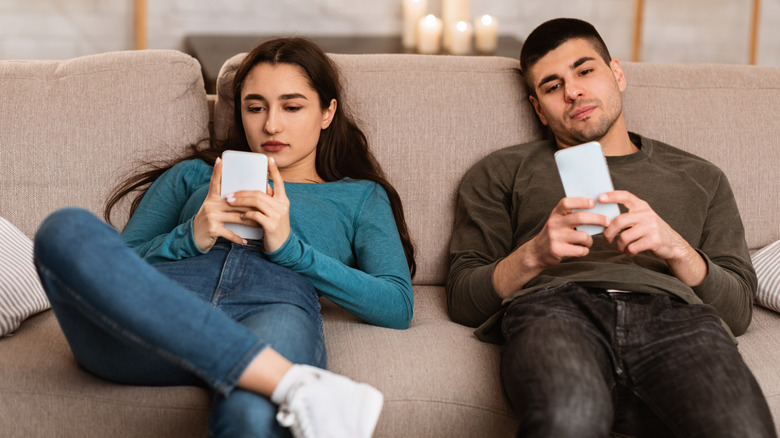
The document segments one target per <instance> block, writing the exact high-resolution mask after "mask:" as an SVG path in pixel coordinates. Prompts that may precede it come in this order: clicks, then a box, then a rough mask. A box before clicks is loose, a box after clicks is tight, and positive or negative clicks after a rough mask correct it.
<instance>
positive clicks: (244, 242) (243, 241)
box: [241, 239, 249, 245]
mask: <svg viewBox="0 0 780 438" xmlns="http://www.w3.org/2000/svg"><path fill="white" fill-rule="evenodd" d="M241 243H243V244H244V245H246V244H247V243H249V242H247V241H246V239H241Z"/></svg>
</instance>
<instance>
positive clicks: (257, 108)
mask: <svg viewBox="0 0 780 438" xmlns="http://www.w3.org/2000/svg"><path fill="white" fill-rule="evenodd" d="M263 110H265V108H263V107H262V106H250V107H249V108H247V111H249V112H250V113H259V112H261V111H263Z"/></svg>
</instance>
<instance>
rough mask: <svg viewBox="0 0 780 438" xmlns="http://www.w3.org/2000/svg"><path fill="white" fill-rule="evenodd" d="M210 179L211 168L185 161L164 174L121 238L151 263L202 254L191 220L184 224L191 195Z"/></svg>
mask: <svg viewBox="0 0 780 438" xmlns="http://www.w3.org/2000/svg"><path fill="white" fill-rule="evenodd" d="M204 177H205V178H206V182H208V178H209V177H210V167H209V166H208V165H206V164H205V163H203V162H200V161H184V162H181V163H178V164H176V165H175V166H173V167H172V168H170V169H168V170H167V171H166V172H165V173H163V174H162V175H161V176H160V177H159V178H158V179H157V180H156V181H155V182H154V183H153V184H152V185H151V187H149V190H148V191H147V192H146V194H145V195H144V197H143V199H141V202H140V203H139V204H138V208H137V209H136V211H135V213H134V214H133V216H132V217H131V218H130V220H129V221H128V222H127V226H126V227H125V229H124V231H123V232H122V239H123V240H124V241H125V243H126V244H127V245H128V246H130V247H131V248H133V249H134V250H135V251H136V252H137V253H138V254H139V255H140V256H141V257H143V258H144V260H146V261H147V262H149V263H152V264H154V263H158V262H162V261H169V260H180V259H183V258H186V257H192V256H195V255H200V254H203V252H202V251H200V249H198V247H197V245H195V239H194V237H193V234H192V218H188V219H186V220H184V221H181V220H180V218H181V217H182V211H183V210H184V207H185V205H186V204H187V202H188V201H189V199H190V196H191V195H192V193H193V192H194V191H195V190H197V189H198V188H199V187H202V186H203V179H204Z"/></svg>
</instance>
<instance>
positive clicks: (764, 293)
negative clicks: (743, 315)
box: [752, 240, 780, 312]
mask: <svg viewBox="0 0 780 438" xmlns="http://www.w3.org/2000/svg"><path fill="white" fill-rule="evenodd" d="M752 260H753V267H754V268H756V275H757V276H758V293H757V294H756V303H757V304H759V305H761V306H763V307H766V308H767V309H772V310H774V311H775V312H780V240H778V241H777V242H774V243H770V244H769V245H767V246H765V247H763V248H761V250H759V251H758V252H757V253H755V254H753V257H752Z"/></svg>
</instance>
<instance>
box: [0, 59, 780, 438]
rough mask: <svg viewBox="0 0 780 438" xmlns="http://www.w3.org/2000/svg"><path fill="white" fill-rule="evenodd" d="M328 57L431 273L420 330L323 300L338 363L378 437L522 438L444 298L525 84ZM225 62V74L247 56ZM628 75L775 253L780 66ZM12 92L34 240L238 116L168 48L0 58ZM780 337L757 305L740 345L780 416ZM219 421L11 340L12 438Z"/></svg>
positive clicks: (58, 349)
mask: <svg viewBox="0 0 780 438" xmlns="http://www.w3.org/2000/svg"><path fill="white" fill-rule="evenodd" d="M334 58H335V60H336V61H337V62H338V64H339V65H340V67H341V69H342V71H343V76H344V81H345V85H346V90H347V96H346V99H345V100H347V102H346V103H347V104H348V105H350V106H351V108H352V109H353V111H354V112H355V114H356V115H357V116H358V118H359V119H360V120H361V121H362V124H363V126H364V128H365V130H366V133H367V134H368V136H369V139H370V143H371V145H372V147H373V149H374V151H375V152H376V154H377V156H378V157H379V160H380V161H381V163H382V164H383V166H384V167H385V169H386V171H387V172H388V174H389V176H390V179H391V180H392V182H393V183H394V184H395V185H396V187H397V188H398V190H399V192H400V195H401V197H402V199H403V201H404V204H405V207H406V212H407V218H408V221H409V224H410V227H411V232H412V235H413V238H414V240H415V242H416V245H417V263H418V267H419V269H418V274H417V276H416V278H415V279H414V293H415V308H414V310H415V314H414V319H413V321H412V324H411V327H410V328H409V329H408V330H402V331H397V330H390V329H384V328H378V327H373V326H369V325H366V324H363V323H361V322H359V321H357V320H356V319H355V318H353V317H351V316H350V315H348V314H347V313H345V312H344V311H342V310H341V309H339V308H337V307H336V306H335V305H333V304H332V303H324V305H323V314H324V315H325V331H326V342H327V348H328V355H329V363H328V366H329V368H330V369H332V370H334V371H336V372H339V373H343V374H346V375H348V376H351V377H353V378H355V379H357V380H362V381H366V382H369V383H371V384H373V385H375V386H376V387H378V388H379V389H381V390H382V391H383V392H384V394H385V397H386V404H385V408H384V411H383V415H382V417H381V419H380V422H379V425H378V428H377V431H376V436H380V437H402V436H403V437H406V436H409V437H474V436H490V437H500V436H506V437H508V436H512V435H513V429H514V428H515V425H516V419H515V417H514V415H513V414H512V411H511V410H510V408H509V406H508V405H507V402H506V399H505V398H504V396H503V395H502V392H501V388H500V383H499V379H498V362H499V354H500V348H499V347H497V346H495V345H489V344H484V343H481V342H479V341H478V340H477V339H476V338H475V337H474V335H473V334H472V328H469V327H464V326H461V325H458V324H455V323H453V322H451V321H450V319H449V317H448V314H447V308H446V300H445V294H444V287H443V284H444V279H445V275H446V271H447V246H448V242H449V233H450V229H451V220H452V211H453V206H454V195H455V189H456V186H457V185H458V182H459V180H460V177H461V175H463V173H464V171H465V170H466V169H467V168H469V167H470V166H471V165H472V164H473V163H474V162H476V161H477V160H478V159H479V158H480V157H483V156H484V155H485V154H487V153H489V152H490V151H493V150H495V149H498V148H501V147H504V146H509V145H512V144H516V143H521V142H525V141H528V140H532V139H536V138H538V137H539V136H540V134H541V131H540V129H539V127H538V125H537V123H536V121H535V118H534V115H533V113H532V112H531V109H530V107H529V106H528V105H527V103H526V99H525V95H524V92H523V90H522V89H521V87H520V86H519V84H518V81H517V78H516V77H515V74H514V72H513V69H514V68H515V67H517V63H516V61H514V60H512V59H507V58H489V57H438V56H415V55H337V56H334ZM231 62H232V63H229V65H227V66H226V67H225V68H223V74H229V73H230V72H231V70H232V69H233V68H234V67H235V63H236V62H237V59H233V60H232V61H231ZM624 69H625V72H626V74H627V77H628V83H629V86H628V91H627V92H626V95H625V110H626V115H627V121H628V125H629V128H630V129H632V130H635V131H637V132H640V133H643V134H645V135H648V136H651V137H655V138H658V139H660V140H663V141H666V142H669V143H671V144H673V145H677V146H679V147H681V148H683V149H686V150H689V151H691V152H694V153H696V154H699V155H701V156H703V157H705V158H708V159H710V160H711V161H713V162H715V163H716V164H718V165H720V166H721V167H722V168H723V170H724V171H725V172H726V174H727V175H728V177H729V178H730V180H731V183H732V186H733V188H734V191H735V193H736V196H737V201H738V203H739V207H740V209H741V212H742V215H743V218H744V222H745V225H746V229H747V238H748V243H749V245H750V247H751V249H754V250H756V249H759V248H761V247H763V246H765V245H767V244H769V243H770V242H773V241H775V240H778V239H780V221H779V220H778V216H777V214H778V211H780V197H779V196H778V193H780V178H779V177H778V176H779V174H778V165H780V148H778V147H777V139H778V138H780V123H778V122H777V116H778V114H780V69H771V68H751V67H743V66H713V65H687V66H686V65H652V64H632V63H624ZM224 90H225V84H224V80H223V81H222V82H221V83H220V85H219V91H220V92H222V91H224ZM0 96H2V97H1V98H0V216H2V217H5V218H6V219H8V220H10V221H11V222H12V223H14V224H15V225H16V226H18V227H19V228H20V229H21V230H22V231H23V232H24V233H26V234H27V235H28V236H33V234H34V233H35V230H36V228H37V227H38V225H39V224H40V222H41V220H42V219H43V218H44V217H45V216H46V215H47V214H48V213H50V212H51V211H52V210H54V209H56V208H59V207H63V206H67V205H79V206H84V207H87V208H89V209H91V210H93V211H95V212H100V211H101V210H102V202H103V200H104V199H105V197H106V194H107V191H108V190H109V189H110V188H111V187H112V186H113V185H114V184H115V182H116V180H117V178H118V177H119V176H120V175H122V174H123V172H125V171H127V170H128V169H131V168H132V166H133V163H134V161H135V160H137V159H140V158H143V157H149V156H154V155H158V156H159V154H174V153H177V152H179V151H181V150H182V149H183V148H184V146H185V145H186V144H188V143H192V142H195V141H197V140H198V139H200V138H202V137H205V136H207V135H208V133H209V120H213V121H214V130H215V132H216V133H217V135H222V134H224V130H225V127H226V123H227V122H228V119H229V110H228V106H229V101H228V102H226V101H225V96H224V95H222V96H220V97H219V100H217V102H216V105H209V102H211V103H213V99H211V100H209V98H208V97H207V96H206V94H205V92H204V88H203V81H202V79H201V76H200V67H199V65H198V64H197V62H195V60H193V59H192V58H190V57H188V56H186V55H183V54H181V53H179V52H175V51H145V52H119V53H107V54H102V55H97V56H90V57H84V58H78V59H73V60H67V61H59V62H55V61H52V62H46V61H22V62H14V61H0ZM210 116H211V117H210ZM648 184H663V181H648ZM681 208H684V206H681ZM778 338H780V315H778V314H776V313H774V312H771V311H768V310H766V309H763V308H759V307H756V308H755V312H754V317H753V323H752V325H751V326H750V328H749V330H748V332H747V333H746V334H745V335H743V336H741V337H740V338H739V342H740V350H741V351H742V353H743V355H744V357H745V360H746V361H747V363H748V364H749V366H750V367H751V369H752V370H753V371H754V373H755V374H756V376H757V378H758V380H759V383H760V384H761V386H762V388H763V389H764V392H765V394H766V397H767V399H768V402H769V404H770V406H771V409H772V413H773V415H774V416H775V418H776V419H778V420H780V372H779V371H778V369H780V349H778V347H777V345H778ZM208 409H209V397H208V395H207V393H206V391H204V390H203V389H201V388H196V387H168V388H158V387H131V386H123V385H117V384H112V383H109V382H106V381H103V380H100V379H97V378H95V377H93V376H91V375H89V374H87V373H85V372H84V371H82V370H81V369H79V367H78V365H77V364H76V362H75V360H74V358H73V355H72V354H71V353H70V350H69V349H68V346H67V344H66V342H65V339H64V337H63V335H62V333H61V331H60V329H59V327H58V324H57V321H56V319H55V317H54V315H53V313H52V312H51V311H46V312H43V313H41V314H38V315H36V316H33V317H32V318H30V319H28V320H27V321H26V322H25V323H24V324H23V325H22V326H21V327H20V329H19V330H18V331H17V332H16V333H15V334H14V335H13V336H11V337H8V338H4V339H0V435H2V436H12V437H50V436H58V437H85V436H94V437H104V436H111V437H114V438H119V437H153V436H154V437H174V436H180V437H196V436H206V435H207V417H208Z"/></svg>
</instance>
